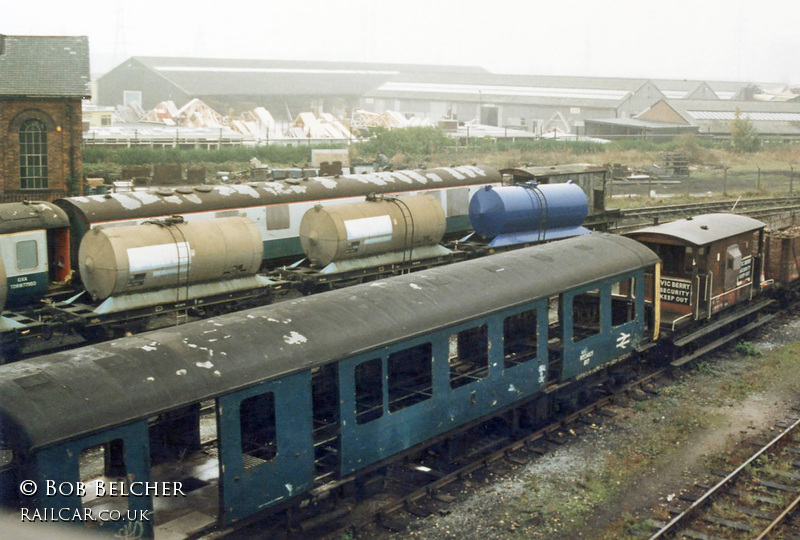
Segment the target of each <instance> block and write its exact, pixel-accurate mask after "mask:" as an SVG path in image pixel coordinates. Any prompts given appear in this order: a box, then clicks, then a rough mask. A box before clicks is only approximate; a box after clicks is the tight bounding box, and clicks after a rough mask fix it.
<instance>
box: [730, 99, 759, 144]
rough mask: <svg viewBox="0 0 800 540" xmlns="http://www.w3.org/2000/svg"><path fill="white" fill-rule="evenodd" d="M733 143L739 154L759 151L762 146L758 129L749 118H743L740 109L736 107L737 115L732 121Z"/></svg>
mask: <svg viewBox="0 0 800 540" xmlns="http://www.w3.org/2000/svg"><path fill="white" fill-rule="evenodd" d="M731 143H732V144H733V151H734V152H736V153H738V154H743V153H749V152H757V151H758V149H759V148H761V138H760V137H759V136H758V130H757V129H756V128H755V126H753V123H752V122H751V121H750V120H749V119H748V118H742V114H741V111H739V109H736V117H735V118H734V120H733V122H732V123H731Z"/></svg>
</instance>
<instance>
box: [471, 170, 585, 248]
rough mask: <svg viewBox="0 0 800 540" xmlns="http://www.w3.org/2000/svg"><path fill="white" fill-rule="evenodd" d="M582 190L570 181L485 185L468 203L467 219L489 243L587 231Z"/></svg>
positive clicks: (553, 237) (530, 240) (503, 243)
mask: <svg viewBox="0 0 800 540" xmlns="http://www.w3.org/2000/svg"><path fill="white" fill-rule="evenodd" d="M587 207H588V205H587V199H586V194H585V193H584V192H583V191H582V190H581V188H580V187H578V186H577V185H575V184H573V183H572V182H571V181H570V182H566V183H564V184H551V185H550V184H544V185H542V186H539V185H538V184H536V183H525V184H517V185H514V186H500V187H493V186H486V187H485V188H484V189H482V190H480V191H478V192H477V193H475V195H474V196H473V197H472V200H471V201H470V203H469V220H470V223H472V227H473V229H474V230H475V232H476V233H477V234H479V235H480V236H483V237H485V238H487V239H489V243H488V245H489V246H490V247H502V246H508V245H516V244H525V243H536V242H544V241H547V240H556V239H559V238H566V237H569V236H577V235H580V234H588V233H589V230H588V229H586V228H585V227H583V226H582V225H583V222H584V221H585V220H586V216H587Z"/></svg>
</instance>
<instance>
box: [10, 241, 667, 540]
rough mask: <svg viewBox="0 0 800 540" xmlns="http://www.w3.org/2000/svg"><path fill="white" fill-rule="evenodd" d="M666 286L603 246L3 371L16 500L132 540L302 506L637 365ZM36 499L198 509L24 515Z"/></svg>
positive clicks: (440, 271)
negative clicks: (139, 490) (62, 488)
mask: <svg viewBox="0 0 800 540" xmlns="http://www.w3.org/2000/svg"><path fill="white" fill-rule="evenodd" d="M659 268H660V263H659V259H658V257H657V256H656V255H655V254H654V253H653V252H652V251H651V250H649V249H648V248H646V247H644V246H643V245H642V244H639V243H638V242H635V241H633V240H631V239H628V238H624V237H618V236H612V235H606V234H591V235H585V236H580V237H576V238H572V239H568V240H563V241H561V242H558V243H555V244H546V245H541V246H536V247H531V248H525V249H521V250H517V251H512V252H508V253H503V254H497V255H494V256H491V257H486V258H481V259H476V260H472V261H467V262H462V263H457V264H454V265H450V266H447V267H441V268H436V269H430V270H425V271H421V272H417V273H414V274H409V275H403V276H398V277H394V278H389V279H386V280H383V281H377V282H372V283H368V284H363V285H358V286H355V287H351V288H347V289H342V290H336V291H332V292H328V293H323V294H320V295H315V296H311V297H305V298H302V299H298V300H293V301H286V302H283V303H278V304H274V305H270V306H267V307H263V308H258V309H254V310H249V311H243V312H237V313H232V314H229V315H225V316H222V317H219V318H215V319H208V320H204V321H200V322H196V323H189V324H186V325H183V326H180V327H175V328H171V329H166V330H159V331H156V332H150V333H146V334H140V335H137V336H133V337H126V338H123V339H120V340H116V341H111V342H106V343H101V344H97V345H93V346H88V347H84V348H82V349H77V350H75V351H70V352H62V353H57V354H53V355H50V356H46V357H41V358H37V359H33V360H28V361H20V362H16V363H14V364H9V365H5V366H0V447H1V448H0V456H2V457H3V458H4V460H5V463H4V464H3V466H2V469H0V471H1V472H0V474H2V476H0V485H2V488H3V490H2V493H3V495H4V497H5V499H6V502H7V503H8V502H10V503H11V504H15V505H20V506H21V507H23V508H31V509H39V510H45V509H48V508H69V509H75V510H79V511H80V510H85V509H87V508H89V509H92V508H95V509H97V508H108V507H109V505H116V506H117V507H118V508H119V509H120V510H121V511H122V514H121V515H122V516H123V520H122V521H118V522H110V523H102V524H101V523H95V525H101V526H102V527H103V530H107V531H108V532H109V533H110V535H114V534H128V535H129V536H130V535H134V536H138V535H142V536H152V535H155V536H156V537H158V536H159V533H160V532H162V531H163V532H167V531H171V532H172V533H175V532H178V531H180V532H181V533H184V534H189V533H193V532H197V530H198V529H200V530H202V529H203V528H204V527H206V528H213V527H225V526H228V525H230V524H232V523H234V522H237V521H239V520H242V519H244V518H246V517H248V516H251V515H253V514H255V513H257V512H261V511H268V510H269V509H272V510H273V511H274V510H275V509H278V508H281V507H283V506H286V505H289V504H298V503H299V502H300V501H302V500H303V499H304V498H305V497H309V496H310V495H312V494H314V493H315V492H318V491H320V488H322V489H323V490H324V489H325V486H330V485H331V484H333V485H337V484H336V483H337V482H338V483H340V484H341V483H343V482H346V481H347V480H348V479H350V478H352V477H353V476H356V475H357V473H360V472H363V471H366V470H369V469H374V468H377V467H379V466H381V465H382V464H384V463H385V462H386V460H388V459H391V458H393V457H396V456H397V455H398V454H401V453H403V452H408V451H413V450H415V449H417V448H420V447H421V446H422V445H424V444H426V443H427V442H429V441H431V440H432V439H435V438H438V437H440V436H443V435H445V434H447V433H448V432H452V431H454V430H457V429H459V428H463V427H465V426H467V425H469V424H471V423H474V422H476V421H478V420H480V419H483V418H488V417H493V416H497V415H500V414H503V413H506V412H509V411H511V410H513V409H514V408H516V407H519V406H522V405H523V404H527V403H530V402H531V400H534V399H537V398H539V397H540V396H542V395H544V393H545V392H546V391H547V390H548V389H550V388H555V387H559V386H561V385H562V384H563V383H566V382H568V381H570V380H573V379H575V378H579V377H582V376H584V375H586V374H588V373H590V372H592V371H596V370H599V369H601V368H603V367H605V366H608V365H610V364H612V363H614V362H615V361H617V360H619V359H621V358H624V357H626V356H628V355H629V354H631V353H633V352H634V351H635V350H636V348H637V347H638V346H640V345H643V344H644V343H645V342H648V341H649V340H651V339H652V338H653V337H655V336H654V334H653V333H654V332H657V328H658V323H657V321H658V305H657V304H656V305H648V304H647V303H646V302H645V290H646V289H647V290H652V287H654V286H656V287H657V284H658V278H657V276H658V272H659ZM650 276H656V279H655V284H654V283H653V282H650V283H646V282H645V280H646V279H650V280H652V277H650ZM654 298H656V299H657V298H658V295H657V294H656V295H655V296H654ZM209 412H210V413H211V414H206V413H209ZM92 456H94V461H93V460H92ZM97 461H99V465H98V464H97V463H95V462H97ZM23 480H31V481H33V482H35V483H36V484H37V485H39V486H44V485H45V482H46V481H47V480H51V481H54V482H56V483H60V482H68V483H75V482H78V481H83V482H86V483H87V485H90V486H91V485H92V484H91V483H92V482H95V483H96V482H99V481H103V482H106V483H108V482H113V481H117V482H124V483H127V484H128V485H132V482H155V481H158V482H167V484H168V485H175V484H174V483H175V482H179V483H180V488H181V495H179V496H166V497H147V496H143V497H138V496H134V495H129V496H127V497H124V498H120V497H117V498H108V497H100V496H96V495H97V493H96V491H97V490H93V489H91V488H90V489H88V490H87V494H86V495H85V496H83V497H81V496H79V495H77V494H74V493H72V494H70V493H66V494H59V495H57V496H53V497H47V496H43V494H42V493H41V492H39V493H37V494H36V495H33V496H25V495H24V494H23V493H21V492H20V488H19V486H20V483H21V482H22V481H23ZM126 510H134V511H139V510H146V511H152V513H151V514H149V515H150V520H149V521H148V520H138V521H137V520H135V519H131V520H128V521H126V520H125V519H124V516H126V515H129V514H125V511H126Z"/></svg>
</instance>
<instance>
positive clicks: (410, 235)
mask: <svg viewBox="0 0 800 540" xmlns="http://www.w3.org/2000/svg"><path fill="white" fill-rule="evenodd" d="M392 202H394V204H396V205H397V207H398V208H400V211H401V212H402V213H403V222H404V223H405V225H406V227H405V229H406V233H405V234H406V238H405V246H407V249H406V248H404V249H403V262H404V263H405V262H407V260H408V261H410V260H412V259H413V258H414V217H413V216H412V215H411V210H410V209H409V208H408V205H407V204H406V203H405V201H402V200H400V198H399V197H396V198H395V199H394V200H393V201H392ZM406 253H408V259H406ZM410 271H411V270H409V272H410Z"/></svg>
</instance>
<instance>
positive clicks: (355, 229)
mask: <svg viewBox="0 0 800 540" xmlns="http://www.w3.org/2000/svg"><path fill="white" fill-rule="evenodd" d="M445 229H446V222H445V215H444V209H443V208H442V205H441V204H440V203H439V201H438V200H436V199H435V198H434V197H432V196H430V195H415V196H409V197H371V198H369V199H368V200H367V201H366V202H361V203H351V204H339V205H335V206H330V207H327V208H326V207H323V206H321V205H316V206H315V207H314V208H312V209H311V210H308V211H307V212H306V213H305V215H304V216H303V220H302V221H301V222H300V242H301V244H302V246H303V251H304V252H305V254H306V256H307V257H308V258H309V260H311V261H312V263H313V264H316V265H319V266H325V265H328V264H330V263H332V262H334V261H341V260H346V259H356V258H363V257H370V256H373V255H377V254H382V253H387V252H401V253H404V254H405V256H406V257H408V258H411V257H412V256H413V253H412V250H414V248H419V247H422V246H432V245H435V244H438V243H439V242H440V241H441V240H442V238H443V237H444V233H445Z"/></svg>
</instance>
